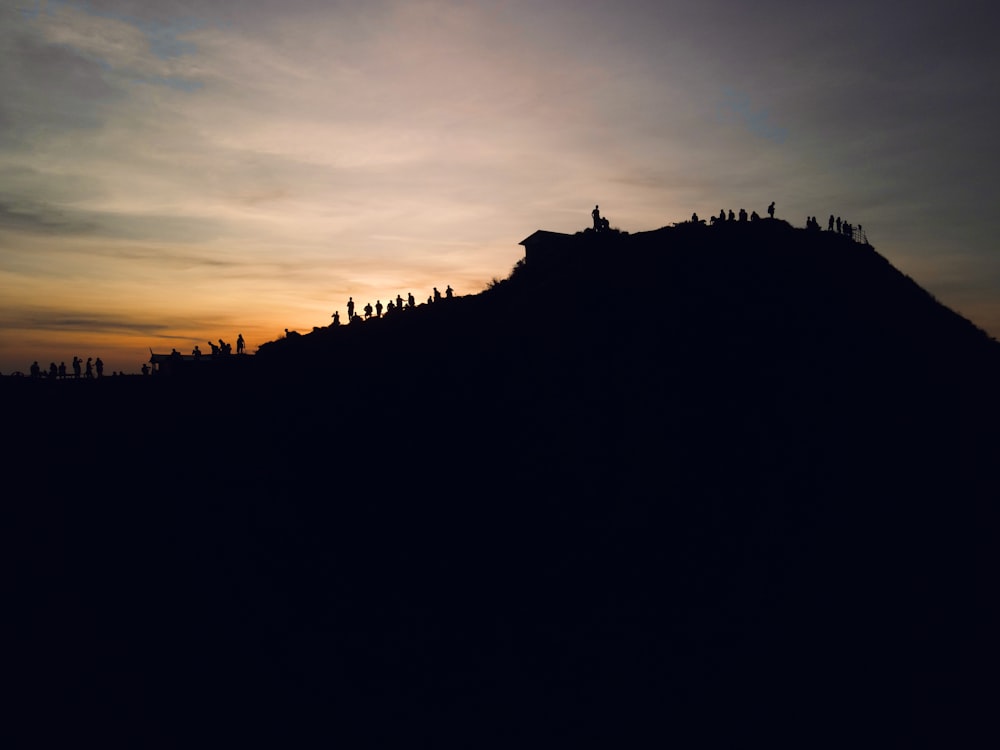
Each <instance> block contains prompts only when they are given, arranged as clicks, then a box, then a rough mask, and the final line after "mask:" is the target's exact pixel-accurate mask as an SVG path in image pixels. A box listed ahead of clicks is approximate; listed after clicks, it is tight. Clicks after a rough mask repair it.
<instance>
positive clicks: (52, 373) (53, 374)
mask: <svg viewBox="0 0 1000 750" xmlns="http://www.w3.org/2000/svg"><path fill="white" fill-rule="evenodd" d="M57 377H59V368H58V367H56V363H55V362H49V379H50V380H55V379H56V378H57Z"/></svg>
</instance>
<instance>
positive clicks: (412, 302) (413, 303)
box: [406, 292, 417, 308]
mask: <svg viewBox="0 0 1000 750" xmlns="http://www.w3.org/2000/svg"><path fill="white" fill-rule="evenodd" d="M406 305H407V307H410V308H413V307H416V306H417V301H416V300H415V299H414V298H413V292H410V293H409V294H408V295H406Z"/></svg>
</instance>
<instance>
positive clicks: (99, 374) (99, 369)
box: [94, 357, 104, 378]
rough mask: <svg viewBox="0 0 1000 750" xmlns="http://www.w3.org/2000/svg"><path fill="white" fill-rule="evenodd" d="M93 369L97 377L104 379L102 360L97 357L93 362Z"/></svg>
mask: <svg viewBox="0 0 1000 750" xmlns="http://www.w3.org/2000/svg"><path fill="white" fill-rule="evenodd" d="M94 367H95V368H96V370H97V377H99V378H103V377H104V360H102V359H101V358H100V357H98V358H97V359H96V360H94Z"/></svg>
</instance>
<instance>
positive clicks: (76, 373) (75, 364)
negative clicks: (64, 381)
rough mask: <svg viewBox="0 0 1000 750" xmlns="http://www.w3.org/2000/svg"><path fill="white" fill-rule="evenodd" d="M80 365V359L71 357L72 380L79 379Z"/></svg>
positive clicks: (81, 361)
mask: <svg viewBox="0 0 1000 750" xmlns="http://www.w3.org/2000/svg"><path fill="white" fill-rule="evenodd" d="M82 363H83V360H82V359H80V358H79V357H73V377H74V378H79V377H80V365H81V364H82Z"/></svg>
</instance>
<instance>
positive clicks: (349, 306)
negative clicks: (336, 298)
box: [347, 297, 354, 323]
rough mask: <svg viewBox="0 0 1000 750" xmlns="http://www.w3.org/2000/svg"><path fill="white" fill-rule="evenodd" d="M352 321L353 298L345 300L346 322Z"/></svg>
mask: <svg viewBox="0 0 1000 750" xmlns="http://www.w3.org/2000/svg"><path fill="white" fill-rule="evenodd" d="M352 320H354V297H348V298H347V322H348V323H350V322H351V321H352Z"/></svg>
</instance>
